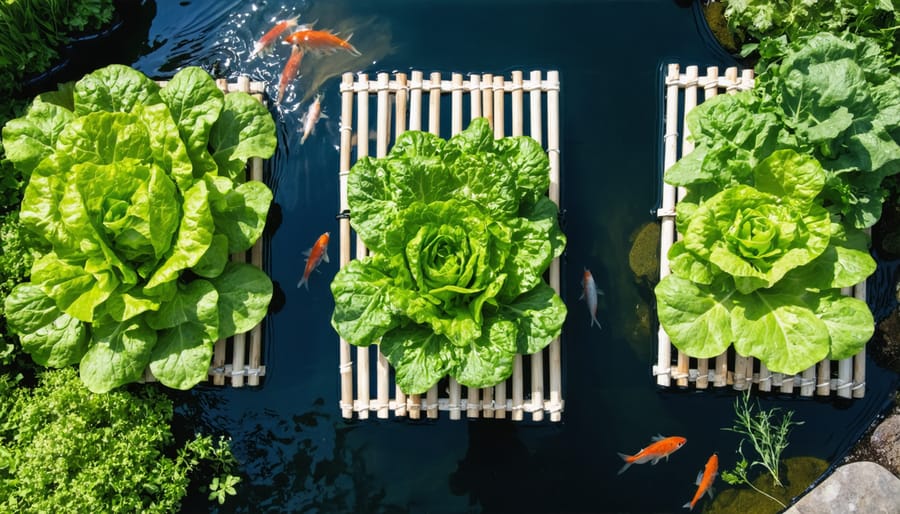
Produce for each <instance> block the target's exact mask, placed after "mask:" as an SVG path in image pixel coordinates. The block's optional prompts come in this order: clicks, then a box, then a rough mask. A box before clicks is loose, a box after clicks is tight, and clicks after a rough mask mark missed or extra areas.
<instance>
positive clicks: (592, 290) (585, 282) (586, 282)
mask: <svg viewBox="0 0 900 514" xmlns="http://www.w3.org/2000/svg"><path fill="white" fill-rule="evenodd" d="M581 288H582V292H581V296H580V297H578V299H579V300H581V299H584V301H585V302H587V306H588V312H590V313H591V326H592V327H593V326H594V323H596V324H597V328H603V327H601V326H600V322H599V321H597V297H598V296H599V295H601V294H603V291H598V290H597V283H596V282H594V276H593V275H591V272H590V270H588V269H587V268H584V276H583V277H582V279H581Z"/></svg>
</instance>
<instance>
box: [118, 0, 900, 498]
mask: <svg viewBox="0 0 900 514" xmlns="http://www.w3.org/2000/svg"><path fill="white" fill-rule="evenodd" d="M698 11H699V10H698V9H697V8H696V6H691V5H685V3H684V2H674V1H671V0H643V1H639V0H627V1H589V0H569V1H550V0H545V1H537V0H454V1H449V0H427V1H414V0H373V1H352V0H343V1H338V2H335V1H332V0H328V1H325V0H322V1H321V2H285V3H280V2H255V3H251V2H245V1H236V0H231V1H222V0H199V1H180V2H178V1H174V0H160V1H157V2H155V3H152V2H151V3H150V4H148V5H147V7H146V8H145V9H144V18H145V19H144V24H143V25H141V26H140V27H139V30H134V31H132V33H131V34H130V35H129V38H130V40H131V42H130V43H128V44H127V45H125V50H122V49H118V50H116V51H118V52H120V54H117V55H118V57H117V59H118V60H119V61H120V62H124V63H125V64H131V65H133V66H135V67H136V68H138V69H139V70H141V71H143V72H144V73H146V74H147V75H149V76H151V77H153V78H158V79H164V78H168V77H170V76H171V75H172V74H174V73H175V71H176V70H177V69H179V68H180V67H182V66H185V65H200V66H202V67H204V68H206V69H207V70H209V71H210V72H212V73H214V74H216V75H218V76H224V77H229V78H234V77H236V76H237V75H239V74H247V75H250V76H251V78H253V79H255V80H264V81H266V82H267V83H268V84H269V94H270V96H271V97H273V98H274V96H275V94H276V91H277V84H278V79H279V75H280V73H281V67H282V66H283V63H284V61H285V60H286V58H287V55H288V50H287V47H286V46H284V47H280V48H278V49H276V51H275V52H274V53H273V54H272V55H269V56H267V57H265V58H262V59H254V60H250V61H248V59H247V57H248V54H249V52H250V50H251V49H252V47H253V42H254V41H255V40H256V39H257V38H258V37H259V36H260V35H261V34H262V33H263V32H265V30H267V29H268V28H269V26H270V25H271V23H272V21H273V20H274V19H281V18H286V17H290V16H294V15H300V17H301V19H300V22H301V23H303V22H311V21H316V20H317V24H316V26H317V27H319V28H335V29H337V30H341V31H342V32H343V33H345V34H346V33H349V32H353V33H354V36H353V39H352V40H351V41H352V42H353V43H355V44H356V46H357V48H359V50H360V51H361V52H362V53H363V58H362V59H360V60H351V59H347V58H343V57H340V56H338V54H335V56H328V57H322V58H316V59H313V58H310V59H309V60H308V61H306V62H304V65H303V66H304V67H305V69H304V71H303V73H304V77H303V79H301V80H300V81H299V82H298V83H297V85H296V87H291V88H289V89H288V91H287V95H286V99H285V101H284V102H283V104H282V105H281V106H280V107H273V108H272V113H273V115H274V116H275V119H276V122H277V126H278V138H279V148H278V151H277V153H276V155H275V156H274V157H273V158H272V159H271V160H270V161H269V164H268V173H269V175H268V176H269V178H268V181H269V183H270V185H271V186H272V187H273V189H274V191H275V202H276V204H277V205H276V206H275V207H274V212H275V213H276V214H277V218H278V223H276V224H274V225H277V226H275V227H274V230H272V231H271V233H270V237H269V265H270V268H269V272H270V273H271V275H272V278H273V280H274V281H275V282H276V284H277V287H278V289H279V293H280V295H279V296H280V298H279V301H278V303H279V309H278V310H277V312H274V313H273V314H272V315H271V316H270V317H269V319H268V321H267V325H266V336H265V349H264V362H265V364H266V366H267V370H266V376H265V378H264V385H263V386H262V387H259V388H244V389H239V390H235V389H230V388H226V389H219V388H214V387H212V386H200V387H197V388H196V389H195V390H193V391H190V392H188V393H182V394H176V395H175V396H176V398H177V399H178V400H179V402H180V403H181V404H182V406H181V407H180V408H179V411H178V423H179V425H180V429H182V430H184V431H186V432H188V431H194V430H203V431H206V432H212V433H217V434H225V435H228V436H230V437H231V438H232V439H233V448H234V451H235V453H236V455H237V457H238V459H239V460H240V463H241V464H240V474H241V476H242V482H241V483H240V485H239V487H238V496H237V497H233V498H230V499H229V500H228V502H227V503H226V504H225V505H224V506H221V507H220V506H218V505H215V504H212V503H210V502H208V501H207V500H206V498H205V497H202V496H200V495H198V496H196V497H190V498H188V500H187V502H186V504H185V507H184V511H185V512H204V511H215V512H301V511H302V512H432V513H434V512H498V511H509V512H673V511H678V510H679V508H680V506H681V505H682V504H683V503H684V502H686V501H687V500H689V499H690V498H691V497H692V496H693V494H694V491H695V486H694V485H693V481H694V478H695V477H696V474H697V472H698V471H700V470H701V469H702V467H703V465H704V463H705V462H706V459H707V458H708V457H709V455H710V454H712V453H713V452H714V451H715V452H718V453H719V457H720V462H721V464H720V465H721V467H723V468H730V467H732V466H733V465H734V461H735V448H736V446H737V443H738V437H737V436H736V435H735V434H733V433H731V432H727V431H724V430H722V428H723V427H728V426H730V425H731V423H732V419H733V410H732V404H733V400H734V394H733V393H732V392H731V391H724V392H713V391H709V392H703V393H695V392H679V391H661V390H659V389H658V388H657V387H656V385H655V380H654V379H653V377H652V376H651V374H650V367H651V365H652V363H653V361H654V358H655V356H654V353H655V349H654V348H655V346H656V343H655V339H656V338H655V330H650V329H648V328H646V326H642V325H641V317H640V316H639V314H638V313H639V312H640V310H641V309H642V308H643V307H646V306H650V305H652V304H653V300H652V294H651V290H650V288H649V287H648V286H647V285H646V284H642V283H640V282H639V281H636V280H635V278H634V276H633V274H632V272H631V271H630V269H629V266H628V251H629V249H630V240H629V238H630V236H632V235H633V234H634V233H635V232H636V231H637V230H638V229H639V228H640V227H641V226H642V225H644V224H646V223H648V222H652V221H654V219H655V218H654V216H653V210H654V209H655V207H656V206H657V202H658V184H659V177H660V173H661V137H660V136H661V129H660V112H661V106H660V87H661V86H660V77H661V72H662V67H663V65H664V64H665V63H667V62H679V63H681V64H682V65H683V66H684V65H688V64H699V65H701V67H703V66H707V65H718V66H721V67H724V66H728V65H734V64H735V63H734V61H733V60H732V59H731V57H730V56H729V55H727V54H725V53H723V52H722V51H720V50H719V49H718V48H717V47H716V45H715V43H713V42H712V41H711V39H710V36H709V35H708V33H707V32H706V30H705V28H704V27H703V25H702V23H703V22H702V19H701V18H700V17H699V15H698ZM150 20H152V21H150ZM148 23H149V25H147V24H148ZM145 36H146V37H145ZM340 59H344V60H343V61H341V60H340ZM331 60H337V61H336V62H334V63H332V62H330V61H331ZM412 69H417V70H423V71H425V72H426V73H427V72H430V71H444V72H451V71H459V72H463V73H469V72H477V73H481V72H490V73H500V74H505V73H506V72H508V71H509V70H513V69H520V70H524V71H526V72H528V71H530V70H533V69H539V70H548V69H556V70H559V71H560V76H561V84H562V85H561V95H560V98H561V107H562V118H561V119H562V127H561V130H562V147H561V156H562V201H561V203H562V205H561V207H562V209H564V210H565V212H566V216H565V219H566V225H565V227H564V229H565V231H566V233H567V235H568V241H569V243H568V248H567V251H566V254H565V256H564V259H563V262H562V277H563V286H562V296H563V299H564V301H565V302H566V304H567V305H568V306H569V315H568V318H567V322H566V324H565V326H564V329H563V330H564V333H563V340H564V347H563V368H564V398H565V400H566V406H565V412H564V413H563V422H561V423H556V424H552V423H549V422H544V423H533V422H528V421H526V422H511V421H498V420H482V421H466V420H462V421H450V420H449V419H446V415H443V416H442V419H440V420H437V421H419V422H411V421H409V420H406V419H391V420H374V419H373V420H367V421H357V420H344V419H342V418H341V416H340V411H339V409H338V396H339V383H338V374H337V368H338V339H337V335H336V333H335V332H334V331H333V329H332V328H331V326H330V323H329V320H330V316H331V312H332V310H333V307H334V301H333V299H332V296H331V294H330V291H329V288H328V285H329V281H330V280H331V279H332V278H333V276H334V274H335V273H336V272H337V259H336V258H335V259H333V260H332V262H331V263H330V264H324V265H323V266H321V267H320V270H321V273H315V274H313V276H312V277H311V280H310V284H309V290H306V289H297V288H296V287H295V284H296V283H297V281H298V279H299V271H300V270H302V266H303V262H304V257H303V254H302V252H303V250H305V249H306V248H308V247H309V246H311V245H312V243H313V242H314V241H315V239H316V238H317V237H318V235H319V234H321V233H323V232H326V231H331V232H332V234H337V233H338V222H337V221H336V220H335V214H336V213H337V211H338V180H337V170H338V147H339V130H338V129H339V127H338V124H339V118H340V95H339V93H338V81H339V78H338V77H337V74H338V73H340V72H343V71H361V70H364V71H367V72H368V73H370V74H374V73H376V72H380V71H395V70H397V71H409V70H412ZM316 93H319V94H321V95H322V104H323V110H324V112H325V113H326V114H327V115H328V116H329V117H328V118H324V119H322V120H321V121H320V122H319V125H318V126H317V129H316V133H315V134H314V135H313V136H311V137H310V139H309V140H308V141H307V142H306V144H304V145H302V146H301V145H300V144H299V139H300V133H299V131H300V130H301V120H300V118H301V115H302V113H303V112H304V111H305V109H306V107H307V105H308V103H309V97H310V96H312V95H313V94H316ZM336 253H337V250H336V245H334V244H333V245H332V254H333V255H332V256H333V257H336ZM882 264H884V266H882V267H881V269H880V271H879V273H878V275H877V276H876V277H874V278H873V279H871V280H870V286H871V291H872V293H871V294H872V297H871V298H870V303H871V304H872V306H873V309H875V311H876V316H877V317H879V318H881V317H883V316H885V315H886V314H887V312H888V311H889V310H890V308H892V307H893V303H892V299H891V294H890V291H891V289H892V287H893V284H894V283H895V281H896V277H895V270H896V265H895V264H894V263H882ZM583 267H588V268H590V269H591V270H592V271H593V275H594V277H595V279H596V280H597V282H598V286H599V287H600V288H601V289H603V290H604V291H605V293H606V294H605V296H604V297H602V299H601V304H600V309H599V316H600V320H601V322H602V323H603V329H602V330H598V329H597V328H596V327H594V328H591V327H590V326H589V319H590V318H589V315H588V313H587V310H586V308H585V306H584V305H583V302H579V301H578V297H579V294H580V289H579V283H580V276H581V271H582V269H583ZM282 302H283V303H282ZM896 387H897V376H896V375H895V374H892V373H889V372H887V371H885V370H882V369H880V368H878V367H877V366H876V365H875V364H874V363H872V362H870V363H869V365H868V373H867V394H866V397H865V398H864V399H860V400H854V401H844V402H838V401H834V400H832V399H828V400H813V399H799V398H793V397H777V396H772V397H768V398H764V399H763V407H766V408H768V407H772V406H776V405H777V406H780V407H782V408H785V409H791V410H794V411H795V415H794V419H796V420H800V421H804V422H805V424H804V425H802V426H799V427H796V428H795V429H794V431H793V433H792V436H791V439H790V446H789V447H788V449H787V450H786V451H785V454H784V456H785V457H795V456H813V457H817V458H820V459H824V460H826V461H828V462H835V461H836V460H838V459H839V458H840V457H841V456H843V455H844V453H845V452H846V451H847V450H848V449H849V447H850V445H851V444H852V443H853V442H854V441H855V440H856V439H858V438H859V437H860V435H861V434H862V433H863V431H864V430H865V429H866V428H867V427H868V426H869V424H870V423H871V422H872V420H873V419H874V418H875V417H876V416H877V415H878V413H880V412H881V411H882V410H883V409H884V408H885V406H886V405H887V402H888V401H889V395H890V392H891V391H893V390H895V389H896ZM658 433H659V434H663V435H681V436H684V437H686V438H687V439H688V443H687V445H686V446H685V447H684V448H683V449H681V450H680V451H679V452H678V453H677V454H675V455H674V456H673V457H672V458H671V459H670V460H669V461H668V462H661V463H660V464H658V465H657V466H653V467H651V466H633V467H632V468H630V469H629V470H628V471H627V472H626V473H624V474H622V475H617V474H616V472H617V471H618V470H619V468H620V466H621V464H622V462H621V460H620V459H619V457H617V452H624V453H633V452H636V451H637V450H639V449H640V448H642V447H643V446H646V444H647V443H648V442H649V441H650V438H651V436H653V435H655V434H658ZM725 487H727V486H726V485H725V484H724V483H722V482H721V481H720V482H719V484H718V488H719V489H722V488H725ZM702 505H704V502H701V506H702Z"/></svg>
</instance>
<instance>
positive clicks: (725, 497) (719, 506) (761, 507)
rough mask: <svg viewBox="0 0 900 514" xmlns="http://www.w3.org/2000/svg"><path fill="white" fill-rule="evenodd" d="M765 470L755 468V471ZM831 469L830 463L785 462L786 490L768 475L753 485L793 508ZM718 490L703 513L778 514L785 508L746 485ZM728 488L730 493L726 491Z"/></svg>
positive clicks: (810, 460) (800, 459)
mask: <svg viewBox="0 0 900 514" xmlns="http://www.w3.org/2000/svg"><path fill="white" fill-rule="evenodd" d="M759 469H762V468H760V467H754V471H758V470H759ZM827 469H828V462H826V461H824V460H822V459H817V458H815V457H793V458H790V459H785V460H784V461H783V462H782V463H781V478H782V482H784V487H778V486H776V485H775V484H774V481H773V480H772V476H771V475H769V473H768V472H764V473H762V474H760V476H758V477H757V478H756V479H755V480H754V481H753V485H754V486H756V487H757V488H759V489H760V490H762V491H765V492H766V493H767V494H770V495H772V496H774V497H775V498H778V500H779V501H781V502H782V503H784V504H785V505H790V504H791V500H793V499H794V498H796V497H797V496H800V495H801V494H803V492H804V491H806V489H807V488H808V487H809V486H810V485H811V484H812V483H813V482H815V481H816V480H818V479H819V477H821V476H822V474H823V473H825V470H827ZM719 487H722V488H723V490H722V491H721V492H720V493H719V494H717V495H716V497H715V498H714V499H713V501H712V503H710V504H709V505H708V506H707V507H706V508H705V509H703V512H704V513H707V514H710V513H720V514H731V513H734V512H740V513H741V514H775V513H777V512H781V511H782V510H784V508H783V507H782V506H781V505H779V504H778V503H776V502H774V501H772V500H770V499H768V498H766V497H765V496H763V495H761V494H759V493H758V492H756V491H754V490H753V489H751V488H750V487H748V486H746V485H739V486H734V487H732V486H729V485H728V484H726V483H724V482H722V481H719ZM725 487H727V488H728V489H724V488H725Z"/></svg>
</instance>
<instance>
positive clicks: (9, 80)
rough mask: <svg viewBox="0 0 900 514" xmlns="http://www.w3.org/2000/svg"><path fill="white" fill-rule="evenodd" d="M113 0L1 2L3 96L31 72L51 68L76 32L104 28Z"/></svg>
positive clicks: (0, 76)
mask: <svg viewBox="0 0 900 514" xmlns="http://www.w3.org/2000/svg"><path fill="white" fill-rule="evenodd" d="M113 11H114V5H113V0H6V1H4V2H0V97H8V96H11V94H12V93H14V92H16V91H17V84H19V83H21V81H22V79H23V77H25V76H26V75H28V74H30V73H42V72H44V71H46V70H48V69H49V68H50V67H51V66H52V65H53V63H54V61H55V60H56V59H57V58H58V57H59V51H60V49H61V48H62V46H63V45H64V44H66V42H67V41H68V40H69V37H70V36H71V35H72V34H73V33H77V32H81V31H92V30H98V29H100V28H102V27H103V26H104V25H106V24H107V23H109V21H110V20H111V19H112V16H113Z"/></svg>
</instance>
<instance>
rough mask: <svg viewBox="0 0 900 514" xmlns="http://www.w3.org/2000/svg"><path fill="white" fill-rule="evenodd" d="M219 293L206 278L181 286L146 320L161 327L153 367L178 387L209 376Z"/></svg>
mask: <svg viewBox="0 0 900 514" xmlns="http://www.w3.org/2000/svg"><path fill="white" fill-rule="evenodd" d="M218 299H219V294H218V292H217V291H216V289H215V287H214V286H213V285H212V284H211V283H210V282H208V281H206V280H195V281H193V282H191V283H190V284H188V285H186V286H180V287H179V292H178V294H176V295H175V298H174V299H173V300H172V301H171V302H169V303H168V304H166V305H164V306H163V307H162V308H161V309H160V310H159V311H158V312H157V313H154V314H152V315H148V316H147V322H148V324H149V325H150V326H152V327H153V328H155V329H158V330H161V332H160V333H159V341H158V342H157V344H156V346H155V347H154V348H153V352H152V354H151V360H150V371H152V372H153V375H154V376H156V377H157V378H158V379H159V381H160V382H162V383H163V384H164V385H166V386H168V387H172V388H175V389H190V388H191V387H193V386H195V385H197V384H198V383H199V382H201V381H203V380H205V379H206V377H207V375H208V373H209V363H210V359H211V358H212V351H213V343H214V342H215V341H216V339H217V338H218V336H219V312H218Z"/></svg>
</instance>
